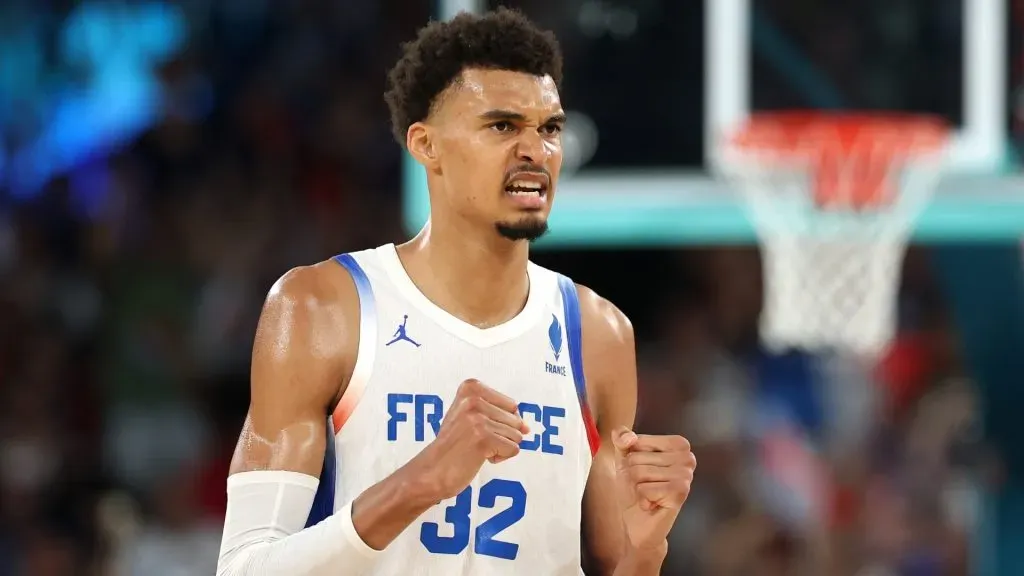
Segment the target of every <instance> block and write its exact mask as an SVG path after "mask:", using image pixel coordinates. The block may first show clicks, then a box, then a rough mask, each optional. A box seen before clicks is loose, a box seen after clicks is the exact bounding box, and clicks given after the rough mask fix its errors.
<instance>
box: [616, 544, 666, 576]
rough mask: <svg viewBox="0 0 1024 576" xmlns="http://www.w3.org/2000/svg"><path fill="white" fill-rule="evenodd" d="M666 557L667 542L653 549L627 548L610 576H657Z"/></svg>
mask: <svg viewBox="0 0 1024 576" xmlns="http://www.w3.org/2000/svg"><path fill="white" fill-rule="evenodd" d="M667 555H668V543H667V542H666V543H665V544H664V545H663V546H660V547H658V548H654V549H643V550H640V549H635V548H627V550H626V553H625V555H623V557H622V559H621V560H619V564H618V565H617V566H616V567H615V572H613V573H612V576H658V575H659V574H661V565H662V564H663V563H664V562H665V556H667Z"/></svg>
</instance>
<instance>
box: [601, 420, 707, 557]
mask: <svg viewBox="0 0 1024 576" xmlns="http://www.w3.org/2000/svg"><path fill="white" fill-rule="evenodd" d="M612 443H613V444H614V446H615V472H616V486H617V488H616V491H617V494H618V500H619V505H620V506H622V519H623V522H624V523H625V526H626V536H627V537H628V538H629V543H630V545H632V546H633V547H634V548H637V549H653V548H657V547H658V546H661V545H662V543H663V542H664V541H665V539H666V538H667V537H668V532H669V530H671V529H672V525H673V524H675V521H676V516H678V515H679V510H680V509H681V508H682V507H683V503H685V502H686V497H687V496H689V495H690V483H691V482H692V481H693V472H694V470H695V469H696V468H697V459H696V458H695V457H694V455H693V452H691V451H690V443H689V442H688V441H687V440H686V438H683V437H682V436H648V435H645V434H639V435H638V434H635V433H634V432H633V431H631V430H629V429H628V428H625V427H621V428H618V429H616V430H615V431H614V432H612Z"/></svg>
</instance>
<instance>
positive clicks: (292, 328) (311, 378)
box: [231, 261, 359, 477]
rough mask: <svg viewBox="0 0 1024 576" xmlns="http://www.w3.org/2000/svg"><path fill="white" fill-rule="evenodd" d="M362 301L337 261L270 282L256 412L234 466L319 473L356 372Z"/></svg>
mask: <svg viewBox="0 0 1024 576" xmlns="http://www.w3.org/2000/svg"><path fill="white" fill-rule="evenodd" d="M358 331H359V301H358V294H357V293H356V289H355V285H354V283H353V282H352V279H351V277H350V276H349V274H348V272H346V271H345V270H344V269H343V268H342V267H341V266H338V265H337V264H335V263H334V262H331V261H327V262H322V263H320V264H317V265H314V266H307V267H301V268H295V269H293V270H291V271H289V272H288V273H287V274H285V275H284V276H283V277H281V279H280V280H278V281H277V282H276V283H275V284H274V286H273V287H272V288H271V289H270V293H269V294H268V295H267V299H266V301H265V303H264V305H263V311H262V313H261V315H260V321H259V325H258V327H257V328H256V338H255V343H254V344H253V351H252V380H251V390H252V396H251V401H250V404H249V414H248V416H247V417H246V420H245V425H244V426H243V428H242V433H241V435H240V437H239V440H238V446H237V447H236V448H235V454H234V458H233V459H232V462H231V473H232V474H235V473H239V472H248V471H253V470H288V471H293V472H301V473H304V474H308V475H310V476H314V477H318V476H319V475H320V469H321V465H322V464H323V454H324V449H325V446H326V430H325V427H326V425H327V416H328V414H329V413H330V411H331V410H332V409H333V407H334V405H335V404H336V402H337V400H338V399H339V398H340V395H341V393H342V391H343V389H344V385H345V384H346V383H347V380H348V378H349V376H350V375H351V369H352V365H353V363H354V361H355V352H356V349H357V346H358V338H359V332H358Z"/></svg>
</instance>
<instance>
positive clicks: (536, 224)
mask: <svg viewBox="0 0 1024 576" xmlns="http://www.w3.org/2000/svg"><path fill="white" fill-rule="evenodd" d="M494 227H495V229H496V230H497V231H498V234H500V235H501V236H502V237H503V238H507V239H509V240H526V241H528V242H533V241H534V240H536V239H538V238H540V237H541V236H543V235H544V234H546V233H547V231H548V220H547V218H544V217H538V216H525V217H521V218H519V219H518V220H505V221H501V222H498V223H497V224H495V225H494Z"/></svg>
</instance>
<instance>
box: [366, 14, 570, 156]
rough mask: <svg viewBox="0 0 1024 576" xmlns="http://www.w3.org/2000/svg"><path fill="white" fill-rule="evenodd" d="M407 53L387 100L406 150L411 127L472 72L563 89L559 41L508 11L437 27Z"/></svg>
mask: <svg viewBox="0 0 1024 576" xmlns="http://www.w3.org/2000/svg"><path fill="white" fill-rule="evenodd" d="M402 52H403V53H402V57H401V58H400V59H399V60H398V63H396V64H395V67H394V68H392V69H391V72H390V73H389V74H388V89H387V92H385V94H384V99H385V101H387V103H388V108H389V109H390V110H391V130H392V133H393V134H394V137H395V140H397V141H398V143H399V144H400V145H402V146H405V135H406V132H408V130H409V126H411V125H412V124H414V123H416V122H420V121H423V120H425V119H426V118H427V116H429V115H430V112H431V110H432V109H433V106H434V105H435V104H436V102H437V98H438V96H439V95H440V94H441V93H442V92H444V91H445V90H446V89H447V88H448V87H449V86H450V85H451V84H452V83H453V82H455V81H456V80H457V79H458V78H459V76H460V74H462V71H463V70H465V69H467V68H483V69H490V70H510V71H513V72H523V73H526V74H532V75H535V76H544V75H548V76H551V78H552V79H553V80H554V81H555V84H556V85H561V83H562V52H561V49H560V48H559V46H558V40H556V39H555V35H554V34H553V33H551V32H547V31H543V30H540V29H539V28H538V27H537V26H536V25H535V24H533V22H531V21H530V20H529V19H527V18H526V16H523V14H522V13H520V12H518V11H516V10H510V9H508V8H498V9H497V10H494V11H492V12H487V13H485V14H480V15H477V14H467V13H465V12H463V13H461V14H459V15H458V16H456V17H455V18H453V19H452V20H450V21H448V22H431V23H429V24H427V25H426V26H424V27H423V28H422V29H421V30H420V32H419V34H418V35H417V36H416V39H415V40H413V41H412V42H407V43H405V44H403V45H402Z"/></svg>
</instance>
